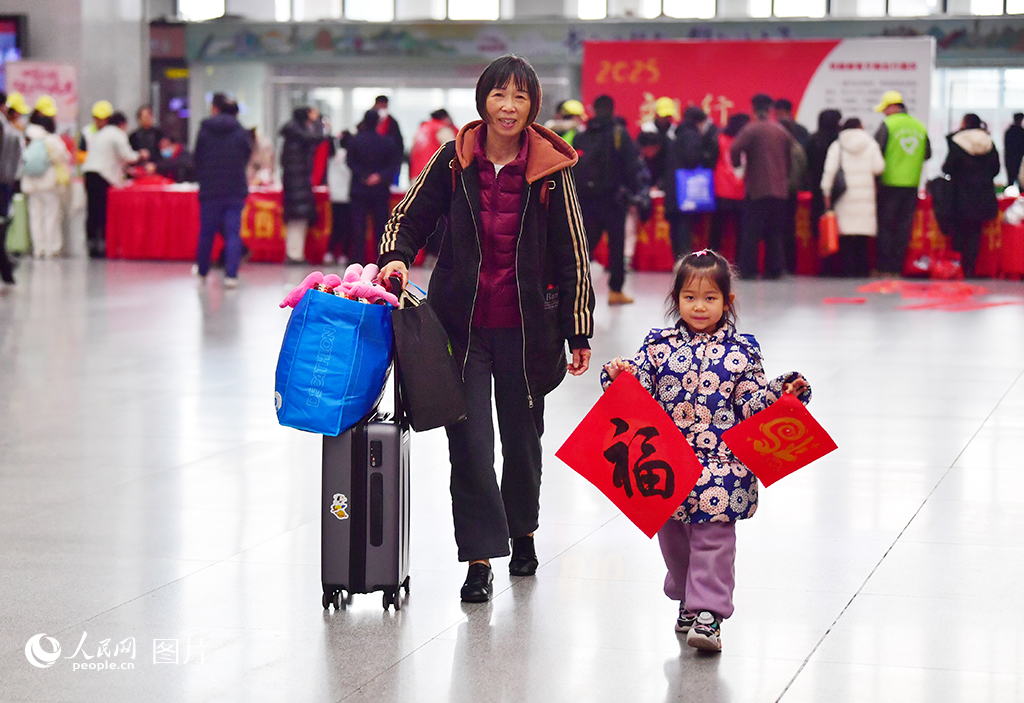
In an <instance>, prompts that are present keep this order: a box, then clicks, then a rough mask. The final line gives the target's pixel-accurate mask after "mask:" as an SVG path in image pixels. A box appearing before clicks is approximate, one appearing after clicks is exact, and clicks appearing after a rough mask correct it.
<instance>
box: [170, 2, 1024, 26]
mask: <svg viewBox="0 0 1024 703" xmlns="http://www.w3.org/2000/svg"><path fill="white" fill-rule="evenodd" d="M271 2H273V7H274V18H275V19H277V20H278V21H281V22H287V21H292V20H294V21H297V22H315V21H317V20H328V19H342V18H345V19H351V20H364V21H369V22H390V21H392V20H394V19H434V20H445V19H449V20H496V19H499V18H510V17H514V16H515V4H514V0H271ZM556 4H557V3H556ZM618 5H622V3H619V4H618ZM618 5H617V6H618ZM627 5H629V6H630V9H629V13H630V14H634V15H637V16H640V17H644V18H648V19H653V18H656V17H661V16H664V17H671V18H677V19H713V18H715V17H730V18H738V17H751V18H762V17H763V18H768V17H811V18H817V17H886V16H889V17H924V16H929V15H940V14H943V13H946V14H951V15H964V14H971V15H979V16H992V15H1002V14H1004V13H1006V14H1024V0H635V2H632V3H627ZM563 7H566V8H569V7H571V8H573V14H574V16H576V17H578V18H579V19H584V20H600V19H604V18H606V17H608V16H609V0H576V2H564V0H563ZM241 8H244V5H241V6H240V8H233V10H232V11H233V12H236V13H239V14H242V15H245V11H244V9H241ZM178 12H179V14H180V15H181V17H182V18H183V19H185V20H188V21H196V22H198V21H202V20H208V19H213V18H216V17H221V16H222V15H223V14H224V12H225V3H224V0H178Z"/></svg>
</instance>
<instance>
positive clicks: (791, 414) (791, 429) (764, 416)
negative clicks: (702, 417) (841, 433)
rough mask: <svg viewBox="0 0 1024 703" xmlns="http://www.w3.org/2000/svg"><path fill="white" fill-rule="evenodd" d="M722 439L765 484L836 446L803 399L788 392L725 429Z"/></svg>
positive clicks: (808, 462)
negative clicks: (801, 400)
mask: <svg viewBox="0 0 1024 703" xmlns="http://www.w3.org/2000/svg"><path fill="white" fill-rule="evenodd" d="M722 439H723V440H724V441H725V443H726V444H727V445H728V446H729V449H731V450H732V453H733V454H735V455H736V458H738V459H739V460H740V461H742V462H743V463H744V464H746V466H747V468H748V469H750V470H751V471H752V472H753V473H754V475H755V476H757V478H758V480H760V481H761V483H763V484H764V485H765V486H770V485H772V484H773V483H775V482H776V481H778V480H779V479H780V478H783V477H784V476H788V475H789V474H791V473H793V472H794V471H796V470H797V469H800V468H803V467H804V466H807V465H808V464H810V463H811V462H812V461H815V460H816V459H820V458H821V457H823V456H825V455H826V454H828V453H829V452H833V451H835V450H836V449H837V447H836V443H835V442H834V441H832V438H831V437H829V435H828V432H826V431H825V430H824V428H822V426H821V425H819V424H818V422H817V420H815V419H814V418H813V417H811V414H810V413H809V412H807V409H806V408H805V407H804V406H803V403H801V402H800V401H799V400H797V399H796V398H795V397H793V396H792V395H789V394H786V395H783V396H782V398H780V399H779V400H778V401H777V402H775V403H773V404H772V405H771V406H769V407H768V408H766V409H765V410H762V411H761V412H759V413H757V414H755V415H754V416H753V417H750V418H749V419H747V420H744V421H743V422H741V423H740V424H738V425H736V426H735V427H733V428H732V429H729V430H726V431H725V432H724V433H723V434H722Z"/></svg>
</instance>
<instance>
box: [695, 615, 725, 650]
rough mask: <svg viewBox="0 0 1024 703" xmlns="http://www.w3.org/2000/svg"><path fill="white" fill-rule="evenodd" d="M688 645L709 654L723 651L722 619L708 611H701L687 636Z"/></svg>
mask: <svg viewBox="0 0 1024 703" xmlns="http://www.w3.org/2000/svg"><path fill="white" fill-rule="evenodd" d="M686 644H688V645H690V646H691V647H694V648H695V649H703V650H705V651H709V652H721V651H722V619H721V618H719V617H715V614H714V613H712V612H711V611H708V610H702V611H700V614H699V615H697V620H696V621H695V622H694V623H693V627H691V628H690V631H689V632H688V633H687V634H686Z"/></svg>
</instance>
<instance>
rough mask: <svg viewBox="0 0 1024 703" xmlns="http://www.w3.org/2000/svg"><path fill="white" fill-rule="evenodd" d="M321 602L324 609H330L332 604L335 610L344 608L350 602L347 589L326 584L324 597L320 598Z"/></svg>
mask: <svg viewBox="0 0 1024 703" xmlns="http://www.w3.org/2000/svg"><path fill="white" fill-rule="evenodd" d="M320 603H321V604H322V605H323V606H324V610H330V609H331V606H332V605H333V606H334V609H335V610H343V609H344V608H345V606H346V605H347V604H348V600H347V598H346V596H345V590H344V589H341V588H329V587H327V586H324V597H323V598H322V599H321V600H320Z"/></svg>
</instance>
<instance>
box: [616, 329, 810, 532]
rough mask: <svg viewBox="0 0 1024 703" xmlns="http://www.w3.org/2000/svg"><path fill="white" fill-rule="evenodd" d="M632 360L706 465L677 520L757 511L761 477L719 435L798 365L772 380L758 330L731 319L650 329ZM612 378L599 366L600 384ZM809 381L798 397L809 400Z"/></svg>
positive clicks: (772, 397)
mask: <svg viewBox="0 0 1024 703" xmlns="http://www.w3.org/2000/svg"><path fill="white" fill-rule="evenodd" d="M630 361H632V363H633V365H634V366H635V367H636V374H635V375H636V377H637V379H638V380H639V381H640V383H641V384H642V385H643V386H644V387H645V388H646V389H647V390H649V391H650V392H651V395H653V396H654V399H655V400H657V401H658V402H659V403H660V404H661V406H662V407H663V408H664V409H665V412H667V413H668V414H669V416H670V417H671V418H672V419H673V420H674V421H675V423H676V425H677V426H678V427H679V429H680V430H682V432H683V434H684V435H685V436H686V441H687V442H689V443H690V446H691V447H693V450H694V451H695V452H696V453H697V458H698V459H699V460H700V463H701V465H702V466H703V467H704V472H703V473H702V474H701V477H700V479H699V480H698V481H697V485H696V486H695V487H694V489H693V491H691V493H690V495H689V496H688V497H687V498H686V500H685V501H684V502H683V504H682V505H681V506H679V509H678V510H677V511H676V513H675V515H673V518H674V519H676V520H680V521H682V522H729V521H732V520H742V519H743V518H748V517H750V516H752V515H753V514H754V512H755V511H756V510H757V479H756V478H755V477H754V475H753V474H752V473H750V471H749V470H748V469H747V467H746V466H744V465H743V464H742V463H740V462H739V461H738V460H737V459H736V457H735V456H734V455H733V453H732V451H730V450H729V447H728V446H726V444H725V442H723V441H722V433H723V432H725V431H726V430H728V429H729V428H730V427H732V426H733V425H735V424H737V423H739V422H742V421H743V420H745V419H747V418H748V417H750V416H751V415H753V414H754V413H756V412H758V411H759V410H763V409H765V408H766V407H768V406H769V405H771V404H772V403H774V402H775V401H776V400H778V399H779V397H780V396H781V395H782V387H783V384H785V383H789V382H790V381H792V380H793V379H794V378H796V376H797V373H796V372H795V371H793V372H790V373H786V374H783V375H782V376H779V377H778V378H776V379H774V380H772V381H771V382H768V381H766V380H765V376H764V370H763V369H762V368H761V348H760V347H759V346H758V344H757V340H755V339H754V337H753V335H749V334H738V333H737V332H736V330H735V328H734V327H733V326H732V325H730V324H726V325H723V326H722V327H721V328H720V329H718V330H717V331H716V332H714V333H712V334H694V333H692V332H690V330H689V329H688V328H687V327H686V325H684V324H682V323H680V324H679V326H677V327H672V328H668V329H653V330H651V332H650V333H649V334H648V335H647V338H646V339H645V340H644V343H643V346H642V347H641V348H640V351H639V352H637V353H636V356H634V357H633V358H632V359H631V360H630ZM610 384H611V379H610V378H609V377H608V373H607V371H602V372H601V385H602V386H603V387H604V388H606V389H607V388H608V386H609V385H610ZM810 399H811V390H810V386H809V385H808V388H807V390H806V391H804V393H803V394H802V395H801V396H800V400H801V401H802V402H803V403H804V404H805V405H806V404H807V403H808V402H809V401H810Z"/></svg>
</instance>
